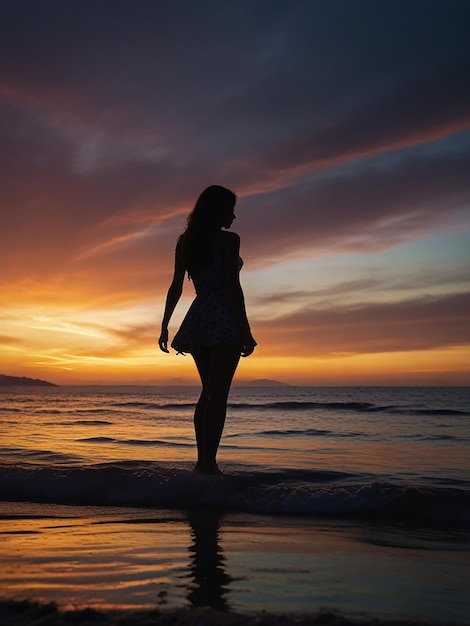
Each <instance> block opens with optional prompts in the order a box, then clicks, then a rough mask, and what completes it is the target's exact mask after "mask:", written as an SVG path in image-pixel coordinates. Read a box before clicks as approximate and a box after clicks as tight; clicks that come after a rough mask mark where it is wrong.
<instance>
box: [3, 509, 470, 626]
mask: <svg viewBox="0 0 470 626" xmlns="http://www.w3.org/2000/svg"><path fill="white" fill-rule="evenodd" d="M0 517H1V518H2V531H1V533H0V534H1V535H2V554H1V557H0V564H1V567H0V587H1V589H2V595H3V596H4V597H5V596H7V597H10V598H16V599H22V598H24V597H28V598H34V599H36V600H42V601H51V600H53V601H55V602H57V603H59V605H60V606H62V607H65V608H76V607H82V606H94V607H95V608H110V607H112V608H116V607H119V608H131V607H132V608H137V607H138V608H152V607H155V606H165V607H166V608H175V607H182V606H206V607H212V608H215V609H218V610H232V611H237V612H244V611H245V612H246V611H259V610H268V611H270V612H278V613H283V612H289V613H292V612H293V613H302V614H304V613H314V612H317V611H319V610H320V609H328V610H335V611H338V610H339V611H341V612H342V613H343V614H345V615H348V616H352V617H367V618H373V617H381V618H394V619H421V620H427V621H430V622H433V621H436V622H439V621H441V622H442V621H456V622H464V621H465V619H466V618H467V617H468V602H467V594H466V583H465V580H466V578H465V574H466V571H467V567H468V547H469V546H468V537H466V536H465V533H464V532H463V531H462V530H454V531H452V532H451V533H449V531H447V530H446V531H443V530H439V529H436V528H434V529H423V528H418V527H417V528H414V529H413V530H410V529H409V528H407V529H404V528H403V526H401V525H400V524H389V523H388V524H383V523H381V524H377V523H375V524H368V523H361V522H358V521H357V522H351V521H344V520H336V521H334V522H333V521H331V520H323V521H322V520H311V519H299V518H279V517H272V516H259V515H247V514H240V513H238V514H234V513H229V514H227V513H223V512H221V511H214V510H196V511H189V512H186V513H183V512H178V511H171V510H170V511H169V510H161V509H159V510H154V509H142V508H140V509H132V508H124V509H120V508H117V507H107V508H102V507H78V506H71V507H68V506H64V505H60V506H51V505H37V504H35V505H32V504H24V503H21V505H20V504H10V505H8V506H6V505H1V507H0Z"/></svg>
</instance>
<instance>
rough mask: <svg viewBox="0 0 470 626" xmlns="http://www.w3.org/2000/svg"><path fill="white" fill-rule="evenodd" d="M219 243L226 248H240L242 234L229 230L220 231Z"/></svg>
mask: <svg viewBox="0 0 470 626" xmlns="http://www.w3.org/2000/svg"><path fill="white" fill-rule="evenodd" d="M219 245H220V247H221V248H224V249H235V248H236V249H238V248H239V247H240V235H239V234H238V233H234V232H232V231H228V230H221V231H220V233H219Z"/></svg>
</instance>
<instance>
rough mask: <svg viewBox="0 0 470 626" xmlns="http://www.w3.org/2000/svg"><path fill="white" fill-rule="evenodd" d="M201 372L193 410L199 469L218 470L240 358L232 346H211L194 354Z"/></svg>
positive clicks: (237, 351) (235, 348) (238, 351)
mask: <svg viewBox="0 0 470 626" xmlns="http://www.w3.org/2000/svg"><path fill="white" fill-rule="evenodd" d="M193 356H194V361H195V362H196V366H197V369H198V372H199V375H200V376H201V382H202V392H201V396H200V398H199V402H198V404H197V406H196V411H195V413H194V427H195V431H196V442H197V445H198V464H197V467H198V469H201V470H202V471H207V472H209V473H211V472H214V473H215V472H217V464H216V456H217V450H218V448H219V443H220V439H221V437H222V432H223V429H224V424H225V415H226V412H227V398H228V394H229V391H230V385H231V384H232V379H233V375H234V374H235V370H236V369H237V365H238V361H239V359H240V350H239V349H238V348H237V347H235V346H229V345H227V344H221V345H218V346H211V347H210V348H207V349H206V350H203V351H201V352H200V353H198V354H196V355H193Z"/></svg>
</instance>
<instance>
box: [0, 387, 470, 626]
mask: <svg viewBox="0 0 470 626" xmlns="http://www.w3.org/2000/svg"><path fill="white" fill-rule="evenodd" d="M198 394H199V389H198V388H197V387H163V386H161V387H159V386H153V387H142V386H100V387H97V386H84V387H77V386H58V387H4V388H1V389H0V427H1V436H0V500H1V502H0V523H1V525H2V529H0V535H2V537H3V538H2V544H3V550H2V553H1V556H0V570H1V571H2V572H3V573H1V574H0V588H1V589H2V590H3V591H2V592H1V594H0V595H1V596H2V597H14V598H16V599H18V598H23V597H24V598H29V599H31V598H33V599H34V598H39V599H40V600H51V599H52V600H59V601H62V602H65V603H66V604H68V605H73V606H85V605H91V606H126V607H127V606H132V607H141V606H142V607H144V606H145V607H148V606H152V604H154V603H156V604H166V605H167V606H169V607H178V606H185V605H188V604H193V605H198V606H210V607H212V608H216V609H217V608H219V609H222V610H228V609H233V610H237V611H252V610H266V611H276V612H278V613H279V612H281V613H282V612H296V611H300V612H302V613H312V612H315V611H317V610H324V609H328V610H338V611H340V612H342V613H345V614H347V615H352V616H355V617H357V616H362V617H364V616H365V617H384V618H394V619H410V618H412V619H422V620H427V621H431V622H432V621H433V620H434V621H436V620H437V621H439V620H440V621H443V622H444V621H454V622H457V623H465V621H466V620H468V619H469V618H470V612H469V603H468V583H469V580H470V578H469V570H468V565H469V560H468V556H469V548H470V533H469V527H470V524H469V522H470V462H469V458H470V457H469V443H470V430H469V420H470V387H295V386H276V387H274V386H273V387H234V388H233V389H232V391H231V393H230V397H229V403H228V410H227V420H226V426H225V431H224V435H223V438H222V442H221V445H220V449H219V454H218V463H219V467H220V468H221V470H222V471H223V475H222V476H206V475H201V474H199V473H197V472H195V471H194V463H195V457H196V448H195V442H194V432H193V423H192V416H193V412H194V408H195V404H196V402H197V398H198ZM118 531H119V532H118ZM98 537H99V540H98V539H97V538H98ZM106 546H107V548H106ZM90 555H93V556H92V557H90ZM100 568H101V569H100ZM198 576H199V578H198ZM201 581H202V582H201ZM208 581H209V582H208Z"/></svg>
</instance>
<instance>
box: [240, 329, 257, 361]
mask: <svg viewBox="0 0 470 626" xmlns="http://www.w3.org/2000/svg"><path fill="white" fill-rule="evenodd" d="M257 345H258V344H257V343H256V341H255V339H254V337H253V335H252V334H251V333H250V335H249V336H248V337H247V338H246V339H245V341H244V342H243V348H242V351H241V356H250V354H253V351H254V349H255V348H256V346H257Z"/></svg>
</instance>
